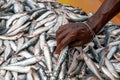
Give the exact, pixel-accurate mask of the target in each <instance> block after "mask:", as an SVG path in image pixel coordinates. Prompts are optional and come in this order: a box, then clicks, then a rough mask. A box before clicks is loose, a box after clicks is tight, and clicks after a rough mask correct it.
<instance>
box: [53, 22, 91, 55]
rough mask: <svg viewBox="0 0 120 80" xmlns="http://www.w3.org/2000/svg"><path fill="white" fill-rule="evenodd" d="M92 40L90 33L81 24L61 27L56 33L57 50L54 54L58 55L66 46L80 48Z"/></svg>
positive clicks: (69, 24)
mask: <svg viewBox="0 0 120 80" xmlns="http://www.w3.org/2000/svg"><path fill="white" fill-rule="evenodd" d="M92 38H93V35H92V33H91V32H90V31H89V29H88V28H87V26H86V25H85V24H84V23H82V22H79V23H68V24H66V25H63V26H61V27H60V28H59V29H58V30H57V32H56V39H57V48H56V50H55V54H59V53H60V51H61V50H62V49H63V48H64V47H66V46H67V45H69V46H71V47H76V46H82V45H84V44H86V43H88V42H90V41H91V40H92Z"/></svg>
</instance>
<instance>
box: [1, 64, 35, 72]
mask: <svg viewBox="0 0 120 80" xmlns="http://www.w3.org/2000/svg"><path fill="white" fill-rule="evenodd" d="M31 68H35V66H13V65H10V66H2V67H0V70H9V71H14V72H20V73H28V72H29V71H30V69H31ZM35 69H36V68H35Z"/></svg>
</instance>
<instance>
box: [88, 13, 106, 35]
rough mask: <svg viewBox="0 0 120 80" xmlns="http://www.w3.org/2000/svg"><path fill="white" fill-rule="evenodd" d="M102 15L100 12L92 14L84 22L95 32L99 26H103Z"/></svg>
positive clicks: (99, 28)
mask: <svg viewBox="0 0 120 80" xmlns="http://www.w3.org/2000/svg"><path fill="white" fill-rule="evenodd" d="M102 20H103V15H102V14H94V15H93V16H92V17H91V18H89V19H88V20H87V21H86V23H87V24H88V25H89V26H90V27H91V28H92V30H93V31H94V33H95V34H97V33H98V32H99V31H100V30H101V28H102V27H103V25H104V23H103V21H102Z"/></svg>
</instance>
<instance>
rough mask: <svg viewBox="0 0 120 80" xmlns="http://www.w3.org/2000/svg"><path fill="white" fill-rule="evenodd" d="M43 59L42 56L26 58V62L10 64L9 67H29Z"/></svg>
mask: <svg viewBox="0 0 120 80" xmlns="http://www.w3.org/2000/svg"><path fill="white" fill-rule="evenodd" d="M42 58H43V56H41V57H39V56H37V57H35V56H34V57H31V58H28V59H26V60H23V61H19V62H16V63H12V64H10V65H11V66H12V65H13V66H27V65H30V64H34V63H36V62H39V61H40V60H41V59H42Z"/></svg>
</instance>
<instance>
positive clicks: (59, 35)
mask: <svg viewBox="0 0 120 80" xmlns="http://www.w3.org/2000/svg"><path fill="white" fill-rule="evenodd" d="M67 34H69V30H68V29H67V30H66V31H63V32H62V33H60V34H58V35H57V36H56V39H57V44H59V43H60V42H61V41H62V40H63V39H64V38H65V37H66V36H67Z"/></svg>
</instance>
